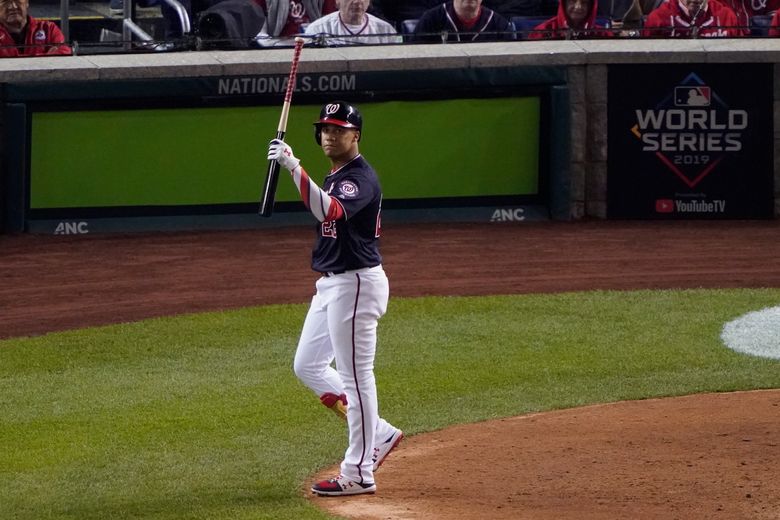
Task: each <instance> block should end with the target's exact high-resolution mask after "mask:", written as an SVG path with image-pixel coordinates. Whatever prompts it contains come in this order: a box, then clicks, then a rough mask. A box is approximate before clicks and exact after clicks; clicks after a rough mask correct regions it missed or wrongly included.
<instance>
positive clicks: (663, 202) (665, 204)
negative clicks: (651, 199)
mask: <svg viewBox="0 0 780 520" xmlns="http://www.w3.org/2000/svg"><path fill="white" fill-rule="evenodd" d="M655 212H656V213H674V201H673V200H672V199H657V200H656V201H655Z"/></svg>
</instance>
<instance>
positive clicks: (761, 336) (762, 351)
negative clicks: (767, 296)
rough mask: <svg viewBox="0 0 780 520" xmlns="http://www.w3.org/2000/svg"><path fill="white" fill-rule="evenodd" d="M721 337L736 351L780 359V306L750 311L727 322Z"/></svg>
mask: <svg viewBox="0 0 780 520" xmlns="http://www.w3.org/2000/svg"><path fill="white" fill-rule="evenodd" d="M720 338H721V339H722V340H723V343H724V344H725V345H726V346H727V347H728V348H730V349H731V350H734V351H736V352H742V353H743V354H749V355H751V356H759V357H765V358H772V359H780V307H768V308H766V309H761V310H760V311H755V312H749V313H747V314H745V315H744V316H740V317H739V318H737V319H736V320H733V321H730V322H728V323H726V324H725V325H724V326H723V331H722V332H721V333H720Z"/></svg>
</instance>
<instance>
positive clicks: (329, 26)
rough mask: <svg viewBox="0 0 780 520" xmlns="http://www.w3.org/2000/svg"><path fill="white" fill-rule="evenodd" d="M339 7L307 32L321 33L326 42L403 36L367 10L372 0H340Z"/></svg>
mask: <svg viewBox="0 0 780 520" xmlns="http://www.w3.org/2000/svg"><path fill="white" fill-rule="evenodd" d="M336 3H337V5H338V7H339V9H338V11H336V12H334V13H331V14H327V15H325V16H323V17H322V18H318V19H317V20H315V21H313V22H312V23H310V24H309V26H308V27H306V31H305V33H304V34H306V35H307V36H319V37H321V39H322V41H321V42H320V43H322V44H324V45H355V44H386V43H401V41H402V40H401V36H400V35H398V32H397V31H396V30H395V27H393V26H392V25H391V24H389V23H388V22H386V21H384V20H382V19H381V18H377V17H376V16H374V15H372V14H368V13H367V12H366V11H368V7H369V5H371V0H337V1H336Z"/></svg>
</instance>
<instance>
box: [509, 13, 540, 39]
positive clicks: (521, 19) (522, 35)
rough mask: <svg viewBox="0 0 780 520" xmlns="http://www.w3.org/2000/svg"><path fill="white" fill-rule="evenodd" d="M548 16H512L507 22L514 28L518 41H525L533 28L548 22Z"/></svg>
mask: <svg viewBox="0 0 780 520" xmlns="http://www.w3.org/2000/svg"><path fill="white" fill-rule="evenodd" d="M549 19H550V17H549V16H513V17H512V18H511V19H510V20H509V21H510V22H512V26H513V27H514V28H515V36H516V37H517V39H518V40H527V39H528V35H529V34H531V31H532V30H533V28H534V27H536V26H537V25H539V24H540V23H542V22H544V21H545V20H549Z"/></svg>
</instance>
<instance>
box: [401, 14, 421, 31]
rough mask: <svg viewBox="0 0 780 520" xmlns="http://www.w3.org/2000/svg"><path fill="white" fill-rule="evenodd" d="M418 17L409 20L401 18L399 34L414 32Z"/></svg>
mask: <svg viewBox="0 0 780 520" xmlns="http://www.w3.org/2000/svg"><path fill="white" fill-rule="evenodd" d="M418 21H419V20H418V19H416V18H415V19H411V20H403V21H402V22H401V34H412V33H414V28H415V27H417V22H418Z"/></svg>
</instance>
